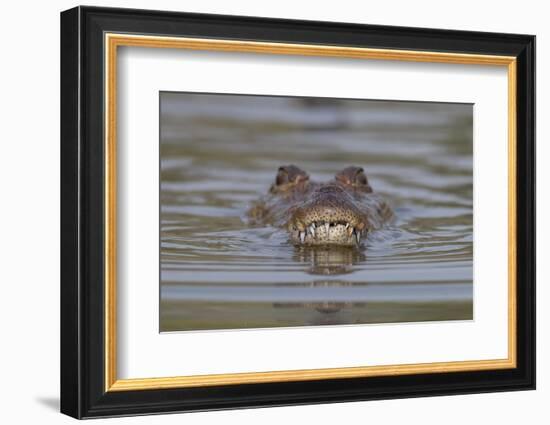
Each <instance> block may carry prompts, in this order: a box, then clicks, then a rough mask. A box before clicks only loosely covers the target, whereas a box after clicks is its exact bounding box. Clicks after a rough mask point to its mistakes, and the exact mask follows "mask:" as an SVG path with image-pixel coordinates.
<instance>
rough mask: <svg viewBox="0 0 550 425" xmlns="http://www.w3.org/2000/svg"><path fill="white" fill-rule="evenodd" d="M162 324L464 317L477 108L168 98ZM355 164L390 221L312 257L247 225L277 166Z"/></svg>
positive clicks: (320, 171) (171, 327)
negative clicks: (384, 203)
mask: <svg viewBox="0 0 550 425" xmlns="http://www.w3.org/2000/svg"><path fill="white" fill-rule="evenodd" d="M160 101H161V116H160V120H161V145H160V146H161V158H160V161H161V162H160V164H161V193H160V203H161V205H160V212H161V215H160V217H161V230H160V246H161V253H160V273H161V287H160V328H161V329H160V330H161V331H181V330H205V329H230V328H239V329H242V328H256V327H262V328H263V327H275V326H310V325H338V324H359V323H389V322H416V321H434V320H437V321H441V320H467V319H472V315H473V302H472V301H473V284H472V274H473V271H472V270H473V268H472V264H473V262H472V251H473V242H472V240H473V238H472V236H473V235H472V232H473V221H472V190H473V187H472V178H473V176H472V164H473V158H472V106H471V105H458V104H433V103H416V102H415V103H413V102H381V101H351V100H324V101H322V100H318V99H299V98H284V97H263V96H230V95H201V94H186V93H161V95H160ZM289 163H293V164H296V165H298V166H299V167H301V168H302V169H304V170H306V171H307V172H308V173H309V174H310V176H311V178H312V179H315V180H328V179H330V178H332V177H333V175H334V173H336V172H337V171H339V170H341V169H342V168H344V167H346V166H349V165H359V166H362V167H363V168H364V169H365V172H366V174H367V176H368V178H369V182H370V183H371V185H372V187H373V188H374V190H375V191H376V192H379V193H381V194H382V195H383V196H384V197H385V198H386V199H387V200H388V201H389V203H390V204H391V206H392V208H393V210H394V212H395V219H394V220H393V221H392V222H391V223H389V224H388V225H387V226H386V227H385V228H384V229H382V230H379V231H376V232H373V233H371V234H369V236H368V239H367V243H366V247H365V248H364V249H363V250H361V251H358V250H354V249H335V248H332V249H328V248H324V249H304V248H296V247H294V246H292V245H291V244H290V243H289V242H288V241H287V237H286V233H285V232H284V231H282V230H279V229H275V228H272V227H269V226H257V225H255V226H252V225H250V224H249V223H248V222H247V219H246V210H247V208H248V207H249V205H250V203H251V202H252V201H254V200H256V199H258V198H259V197H260V196H262V195H263V194H265V193H266V192H267V190H268V188H269V186H270V184H271V183H272V182H273V180H274V178H275V174H276V171H277V169H278V167H279V166H280V165H283V164H289Z"/></svg>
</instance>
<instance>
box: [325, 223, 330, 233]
mask: <svg viewBox="0 0 550 425" xmlns="http://www.w3.org/2000/svg"><path fill="white" fill-rule="evenodd" d="M329 227H330V223H325V233H326V234H327V235H328V228H329Z"/></svg>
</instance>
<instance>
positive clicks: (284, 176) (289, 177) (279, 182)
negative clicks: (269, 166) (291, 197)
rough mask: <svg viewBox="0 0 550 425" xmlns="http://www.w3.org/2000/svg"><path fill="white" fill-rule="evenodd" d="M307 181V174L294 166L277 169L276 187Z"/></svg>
mask: <svg viewBox="0 0 550 425" xmlns="http://www.w3.org/2000/svg"><path fill="white" fill-rule="evenodd" d="M308 179H309V176H308V175H307V173H306V172H305V171H303V170H301V169H300V168H298V167H296V166H295V165H283V166H282V167H279V171H278V172H277V177H276V178H275V185H276V186H284V185H288V184H297V183H300V182H302V181H306V180H308Z"/></svg>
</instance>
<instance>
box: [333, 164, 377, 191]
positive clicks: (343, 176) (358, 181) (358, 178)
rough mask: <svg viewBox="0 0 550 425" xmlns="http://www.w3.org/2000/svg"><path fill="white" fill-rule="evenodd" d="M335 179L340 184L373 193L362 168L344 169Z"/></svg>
mask: <svg viewBox="0 0 550 425" xmlns="http://www.w3.org/2000/svg"><path fill="white" fill-rule="evenodd" d="M335 177H336V180H337V181H339V182H340V183H343V184H345V185H349V186H354V187H356V188H358V189H361V190H363V191H366V192H372V188H371V187H370V185H369V181H368V179H367V176H366V175H365V172H364V171H363V169H362V168H361V167H348V168H344V169H343V170H342V171H340V172H339V173H338V174H336V176H335Z"/></svg>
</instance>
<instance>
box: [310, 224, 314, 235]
mask: <svg viewBox="0 0 550 425" xmlns="http://www.w3.org/2000/svg"><path fill="white" fill-rule="evenodd" d="M309 232H310V233H311V236H313V237H315V224H311V226H309Z"/></svg>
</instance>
